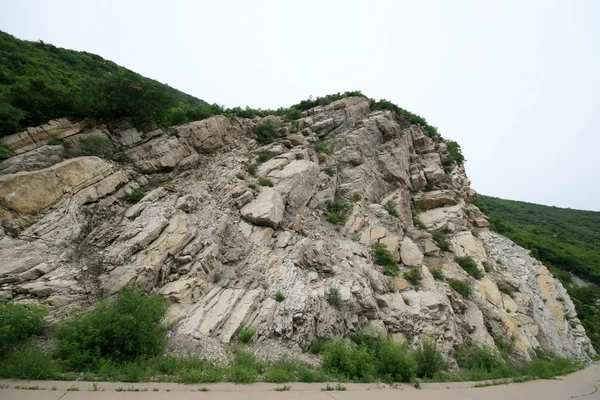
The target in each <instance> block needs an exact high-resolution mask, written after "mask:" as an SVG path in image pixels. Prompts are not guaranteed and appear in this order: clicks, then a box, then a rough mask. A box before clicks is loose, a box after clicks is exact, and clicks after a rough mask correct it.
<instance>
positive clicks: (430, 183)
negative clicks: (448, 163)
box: [425, 179, 435, 192]
mask: <svg viewBox="0 0 600 400" xmlns="http://www.w3.org/2000/svg"><path fill="white" fill-rule="evenodd" d="M434 186H435V182H434V181H433V179H429V180H428V181H427V185H425V191H426V192H431V191H432V190H433V187H434Z"/></svg>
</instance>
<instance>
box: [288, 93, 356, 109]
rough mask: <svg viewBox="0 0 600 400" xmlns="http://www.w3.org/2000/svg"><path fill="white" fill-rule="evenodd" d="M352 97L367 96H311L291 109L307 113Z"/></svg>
mask: <svg viewBox="0 0 600 400" xmlns="http://www.w3.org/2000/svg"><path fill="white" fill-rule="evenodd" d="M351 96H357V97H365V95H363V94H362V93H361V92H360V91H353V92H344V93H336V94H330V95H327V96H322V97H317V98H313V97H312V96H310V97H309V98H308V99H306V100H302V101H301V102H300V103H298V104H295V105H293V106H292V107H291V108H294V109H296V110H299V111H306V110H309V109H311V108H313V107H317V106H326V105H328V104H331V103H333V102H334V101H337V100H341V99H343V98H345V97H351Z"/></svg>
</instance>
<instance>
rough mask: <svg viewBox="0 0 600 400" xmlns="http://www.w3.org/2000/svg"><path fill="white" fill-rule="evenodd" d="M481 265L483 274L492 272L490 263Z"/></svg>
mask: <svg viewBox="0 0 600 400" xmlns="http://www.w3.org/2000/svg"><path fill="white" fill-rule="evenodd" d="M481 265H482V266H483V270H484V271H485V272H490V271H491V270H492V266H491V265H490V263H488V262H486V261H482V262H481Z"/></svg>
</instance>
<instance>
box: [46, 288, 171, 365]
mask: <svg viewBox="0 0 600 400" xmlns="http://www.w3.org/2000/svg"><path fill="white" fill-rule="evenodd" d="M165 311H166V302H165V300H164V299H163V298H162V297H160V296H157V295H149V296H146V295H143V294H142V293H141V292H139V291H137V290H132V289H124V290H123V291H121V292H120V293H119V295H118V296H117V298H116V299H115V300H113V301H111V300H108V299H105V300H102V301H100V302H99V303H98V304H97V305H96V307H95V308H93V309H92V310H90V311H88V312H86V313H83V314H81V315H79V316H77V317H75V318H73V319H72V320H70V321H69V322H68V323H67V324H65V325H64V326H62V327H61V328H60V329H59V330H58V332H57V338H58V341H57V345H58V356H59V357H60V358H61V359H62V360H64V361H65V363H66V364H67V365H68V366H70V367H72V368H75V369H83V368H87V367H89V366H94V365H97V364H98V361H99V360H100V359H101V358H111V359H113V360H114V361H118V362H121V361H130V360H135V359H136V358H138V357H152V356H155V355H158V354H160V353H161V352H162V351H163V349H164V347H165V344H166V341H167V332H168V327H167V326H165V325H164V324H163V323H162V319H163V317H164V315H165Z"/></svg>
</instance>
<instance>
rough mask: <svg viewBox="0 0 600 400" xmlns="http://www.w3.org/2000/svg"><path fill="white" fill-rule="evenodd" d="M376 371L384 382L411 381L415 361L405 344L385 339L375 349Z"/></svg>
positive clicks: (415, 365)
mask: <svg viewBox="0 0 600 400" xmlns="http://www.w3.org/2000/svg"><path fill="white" fill-rule="evenodd" d="M376 354H377V356H376V358H377V372H378V374H379V376H380V377H381V379H382V380H384V381H386V382H390V383H392V382H411V381H412V380H413V379H414V377H415V372H416V370H417V363H416V362H415V360H414V358H413V357H412V355H411V354H410V351H409V349H408V345H407V344H405V343H404V344H398V343H394V342H392V341H389V340H386V341H384V342H383V343H382V344H381V347H380V348H379V350H378V351H377V353H376Z"/></svg>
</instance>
